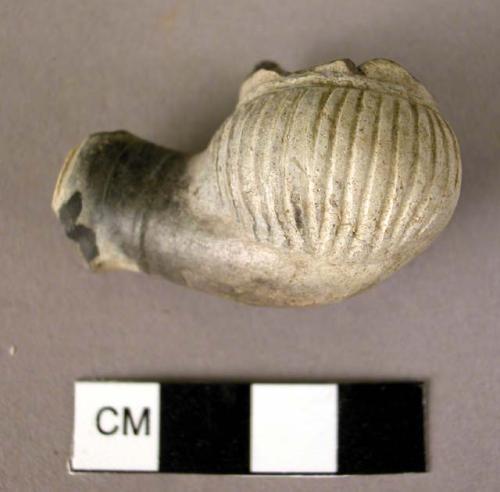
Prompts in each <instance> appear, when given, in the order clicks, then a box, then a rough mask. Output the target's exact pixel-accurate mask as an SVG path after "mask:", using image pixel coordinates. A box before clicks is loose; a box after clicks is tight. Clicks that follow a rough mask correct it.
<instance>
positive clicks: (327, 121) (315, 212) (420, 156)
mask: <svg viewBox="0 0 500 492" xmlns="http://www.w3.org/2000/svg"><path fill="white" fill-rule="evenodd" d="M212 152H213V156H214V162H215V165H216V173H217V184H218V188H219V191H220V195H221V199H222V200H223V202H224V203H225V204H226V205H228V206H229V208H230V210H232V213H233V214H234V217H235V219H236V220H237V221H238V222H240V223H241V224H242V225H243V226H244V227H245V228H246V229H247V230H248V231H251V232H252V233H253V234H254V236H255V238H256V239H257V240H258V241H260V242H268V243H271V244H273V245H276V246H280V247H286V248H289V249H292V250H302V251H307V252H310V253H313V254H326V255H328V256H333V257H341V258H349V259H351V258H352V259H358V258H360V257H361V258H367V257H369V256H372V255H377V254H379V253H381V252H383V251H384V252H385V251H390V250H397V249H398V247H400V246H401V245H402V244H404V243H407V242H408V241H411V240H412V239H414V238H416V237H418V236H420V235H423V234H426V233H432V232H433V231H434V228H435V227H439V225H440V224H441V222H442V221H444V220H447V218H448V217H449V215H450V213H451V209H452V208H453V205H454V202H455V199H456V197H457V194H458V184H459V181H460V176H459V173H460V160H459V155H458V146H457V143H456V139H455V136H454V134H453V132H452V131H451V129H450V128H449V126H448V125H447V123H446V122H445V121H444V120H443V119H442V118H441V117H440V116H439V114H438V113H437V112H436V110H434V109H431V108H429V107H426V106H423V105H419V104H416V103H414V102H412V101H408V100H406V99H403V98H400V97H395V96H392V95H386V94H381V93H378V92H374V91H368V90H360V89H353V88H335V87H298V88H293V89H288V90H281V91H276V92H274V93H269V94H265V95H263V96H261V97H258V98H256V99H255V100H252V101H251V102H249V103H247V104H243V105H240V106H239V107H238V108H237V110H236V112H235V113H234V114H233V115H232V116H231V117H230V118H229V119H228V120H227V121H226V122H225V124H224V125H223V126H222V128H221V129H220V130H219V133H218V134H217V136H216V138H215V139H214V140H213V143H212Z"/></svg>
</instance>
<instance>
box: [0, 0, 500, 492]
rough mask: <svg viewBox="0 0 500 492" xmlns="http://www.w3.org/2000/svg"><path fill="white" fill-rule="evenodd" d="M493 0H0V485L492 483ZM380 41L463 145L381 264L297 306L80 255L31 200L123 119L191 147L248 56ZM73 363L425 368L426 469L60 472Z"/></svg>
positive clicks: (497, 109) (368, 53) (499, 274)
mask: <svg viewBox="0 0 500 492" xmlns="http://www.w3.org/2000/svg"><path fill="white" fill-rule="evenodd" d="M499 25H500V2H499V1H498V0H492V1H485V0H482V1H476V2H470V1H468V0H463V1H451V0H450V1H443V0H441V1H439V2H436V1H435V0H432V1H427V0H425V1H416V0H410V1H401V0H398V1H388V0H384V1H381V0H377V1H375V0H373V1H368V0H365V1H356V0H354V1H353V0H350V1H319V0H317V1H311V0H308V1H302V2H301V1H295V2H292V1H269V0H262V1H245V2H244V1H241V0H240V1H235V0H233V1H229V0H228V1H201V0H200V1H179V2H174V1H166V0H148V1H142V2H138V1H136V0H122V1H117V0H107V1H105V2H104V1H102V0H86V1H80V0H79V1H76V0H71V1H69V0H50V1H49V0H45V1H43V2H41V1H39V0H19V1H15V0H1V2H0V90H1V92H0V93H1V98H0V166H1V175H0V241H1V242H0V264H1V274H0V489H1V490H2V491H3V490H7V491H22V492H24V491H37V492H38V491H80V490H82V491H87V490H88V491H104V490H121V491H136V490H153V491H155V490H158V491H160V490H162V491H163V490H168V491H187V490H189V491H207V492H208V491H214V492H215V491H229V490H245V491H264V490H272V491H285V490H287V491H302V490H311V491H327V490H328V491H330V490H335V491H383V492H390V491H397V492H400V491H405V492H406V491H440V492H441V491H453V492H458V491H464V492H471V491H474V492H476V491H497V490H500V479H499V476H498V475H499V470H498V466H499V465H498V464H499V460H500V385H499V375H500V374H499V373H500V366H499V359H500V336H499V333H498V326H497V324H498V320H497V317H498V314H499V308H500V299H499V292H500V256H499V246H500V225H499V219H498V216H499V206H500V191H499V178H500V168H499V162H498V156H499V153H500V127H499V121H500V104H499V100H500V80H499V79H500V76H499V75H500V73H499V59H498V43H499V41H500V28H499ZM378 56H383V57H388V58H393V59H394V60H397V61H399V62H400V63H402V64H403V65H404V66H405V67H407V68H408V69H409V70H410V71H411V72H413V73H414V74H415V75H416V76H417V77H418V78H419V79H421V80H422V81H423V82H424V83H425V84H426V86H427V87H428V88H429V89H430V91H431V92H432V93H433V94H434V96H435V97H436V99H437V101H438V103H439V105H440V108H441V109H442V112H443V113H444V115H445V117H446V118H447V119H448V120H449V122H450V123H451V124H452V126H453V128H454V129H455V131H456V133H457V135H458V138H459V141H460V144H461V148H462V158H463V166H464V172H463V189H462V196H461V199H460V203H459V205H458V209H457V212H456V215H455V217H454V219H453V220H452V222H451V224H450V225H449V227H448V228H447V229H446V231H445V232H444V233H443V234H442V235H441V236H440V238H439V239H438V240H437V241H436V242H435V243H434V244H433V245H432V247H431V248H430V249H429V250H428V251H426V252H425V253H424V254H423V255H422V256H420V257H419V258H418V259H416V260H415V261H413V262H412V263H411V264H410V265H409V266H407V267H406V268H404V269H403V270H401V271H400V272H398V273H397V274H396V275H394V276H393V277H391V278H390V279H389V280H387V281H386V282H384V283H383V284H381V285H379V286H377V287H375V288H373V289H371V290H369V291H367V292H366V293H363V294H361V295H359V296H357V297H354V298H352V299H350V300H347V301H344V302H342V303H341V304H337V305H331V306H326V307H319V308H312V309H301V310H298V309H281V310H280V309H269V308H267V309H264V308H255V307H247V306H243V305H238V304H235V303H233V302H230V301H226V300H221V299H218V298H216V297H211V296H208V295H206V294H202V293H198V292H194V291H191V290H188V289H186V288H182V287H178V286H175V285H172V284H169V283H167V282H165V281H163V280H161V279H160V278H155V277H147V276H145V275H137V274H131V273H112V274H101V275H95V274H91V273H90V272H88V271H87V270H86V269H85V267H84V265H83V261H82V260H80V258H79V256H78V255H77V254H76V251H75V249H74V246H73V245H72V244H70V242H68V241H67V240H66V239H65V238H64V235H63V231H62V229H61V227H60V225H59V224H58V222H57V221H56V219H55V217H54V216H53V215H52V212H51V211H50V208H49V205H50V198H51V194H52V190H53V186H54V184H55V179H56V176H57V173H58V171H59V169H60V166H61V164H62V161H63V158H64V156H65V154H66V152H67V151H68V150H69V149H70V148H71V147H72V146H74V145H76V144H77V143H79V142H80V141H81V140H82V139H83V138H84V137H85V136H86V135H87V134H88V133H90V132H92V131H96V130H112V129H118V128H126V129H128V130H130V131H133V132H134V133H137V134H138V135H141V136H143V137H145V138H148V139H151V140H153V141H156V142H158V143H161V144H164V145H167V146H170V147H172V148H177V149H180V150H190V151H196V150H200V149H202V148H203V146H204V145H205V144H206V142H207V141H208V139H209V137H210V136H211V134H212V133H213V132H214V130H215V129H216V128H217V126H218V125H219V124H220V123H221V122H222V120H223V118H224V117H225V116H226V115H227V114H229V112H230V111H231V110H232V108H233V105H234V103H235V99H236V95H237V90H238V87H239V84H240V82H241V81H242V79H243V78H244V77H245V76H246V74H247V73H248V72H249V71H250V69H251V68H252V66H253V65H254V64H255V63H256V62H258V61H260V60H261V59H275V60H277V61H279V62H280V63H282V64H283V66H284V67H285V68H287V69H291V70H293V69H300V68H303V67H306V66H310V65H313V64H317V63H321V62H326V61H328V60H331V59H334V58H339V57H350V58H352V59H353V60H354V61H356V62H357V63H361V62H362V61H365V60H367V59H369V58H372V57H378ZM83 377H90V378H92V377H135V378H137V377H145V378H148V377H151V378H157V377H165V378H169V379H172V378H182V379H186V378H187V379H189V378H214V379H220V378H229V379H239V378H244V379H280V380H281V379H300V380H303V379H308V378H310V379H332V380H337V379H342V380H344V379H348V380H351V379H377V378H382V379H383V378H391V379H393V378H422V379H424V380H426V381H428V382H429V394H430V412H429V436H428V437H429V451H430V456H429V458H430V472H429V473H427V474H420V475H418V474H417V475H399V476H397V475H396V476H379V477H374V476H371V477H370V476H369V477H336V478H325V477H316V478H286V477H274V478H273V477H266V478H261V477H235V476H223V477H218V476H181V475H172V476H168V475H155V476H153V475H142V474H134V475H112V474H88V475H77V476H71V475H69V474H68V472H67V469H66V461H67V459H68V458H69V456H70V450H71V433H72V417H73V408H72V405H73V381H74V380H75V379H77V378H83Z"/></svg>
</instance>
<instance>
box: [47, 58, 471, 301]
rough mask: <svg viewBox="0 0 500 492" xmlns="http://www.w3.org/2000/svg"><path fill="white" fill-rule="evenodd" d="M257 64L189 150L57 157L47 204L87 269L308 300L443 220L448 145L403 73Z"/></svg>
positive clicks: (339, 64) (451, 178) (98, 143)
mask: <svg viewBox="0 0 500 492" xmlns="http://www.w3.org/2000/svg"><path fill="white" fill-rule="evenodd" d="M263 66H264V67H265V68H260V69H257V70H256V71H255V72H254V73H253V74H252V75H251V76H250V77H249V78H248V79H247V80H246V81H245V82H244V84H243V85H242V88H241V90H240V98H239V102H238V105H237V107H236V109H235V111H234V113H233V114H232V115H231V116H230V117H229V118H227V119H226V121H225V122H224V124H223V125H222V126H221V128H220V129H219V130H218V132H217V133H216V134H215V136H214V138H213V139H212V141H211V143H210V145H209V146H208V148H207V149H206V150H205V151H204V152H202V153H201V154H198V155H195V156H192V157H188V156H183V155H181V154H180V153H177V152H173V151H168V150H166V149H162V148H160V147H157V146H155V145H152V144H149V143H147V142H145V141H143V140H141V139H138V138H136V137H134V136H132V135H130V134H128V133H126V132H115V133H100V134H95V135H92V136H91V137H89V138H88V139H87V140H86V141H84V142H83V143H82V144H81V145H80V147H78V148H77V149H75V150H74V151H73V152H71V153H70V155H69V156H68V158H67V160H66V163H65V166H64V168H63V170H62V171H61V175H60V177H59V180H58V183H57V186H56V190H55V193H54V199H53V208H54V210H55V212H56V213H57V214H58V215H59V217H60V219H61V221H62V222H63V224H64V226H65V228H66V232H67V234H68V236H69V237H70V238H72V239H74V240H77V241H78V242H79V243H80V247H81V250H82V253H83V254H84V256H85V257H86V259H87V261H88V262H89V264H90V266H91V267H92V268H93V269H95V270H100V269H128V270H134V271H146V272H151V273H160V274H162V275H163V276H165V277H167V278H169V279H171V280H174V281H176V282H178V283H181V284H186V285H188V286H190V287H194V288H197V289H201V290H204V291H207V292H214V293H218V294H221V295H224V296H226V297H230V298H233V299H236V300H239V301H243V302H247V303H251V304H260V305H276V306H287V305H289V306H305V305H311V304H323V303H328V302H333V301H338V300H341V299H343V298H345V297H348V296H351V295H353V294H355V293H357V292H359V291H361V290H364V289H366V288H367V287H369V286H371V285H373V284H375V283H377V282H379V281H380V280H382V279H384V278H386V277H387V276H388V275H390V274H391V273H393V272H394V271H395V270H397V269H398V268H400V267H401V266H402V265H404V264H406V263H407V262H408V261H410V260H411V259H412V258H413V257H415V256H416V255H417V254H419V253H420V252H421V251H422V250H424V249H425V248H426V247H427V246H428V245H429V244H430V242H431V241H432V240H433V239H434V238H435V237H436V236H437V234H438V233H439V232H440V231H441V230H442V229H443V228H444V227H445V226H446V224H447V223H448V221H449V220H450V218H451V215H452V213H453V210H454V209H455V206H456V203H457V199H458V195H459V191H460V183H461V166H460V154H459V148H458V143H457V140H456V138H455V135H454V133H453V131H452V130H451V128H450V126H449V125H448V123H447V122H446V121H445V120H444V119H443V117H442V116H441V115H440V113H439V111H438V109H437V107H436V104H435V102H434V100H433V98H432V96H431V95H430V94H429V93H428V91H427V90H426V89H425V88H424V87H423V86H422V85H421V84H420V83H419V82H417V81H416V80H415V79H414V78H413V77H412V76H411V75H410V74H409V73H408V72H407V71H406V70H405V69H404V68H402V67H401V66H400V65H398V64H396V63H394V62H392V61H389V60H385V59H374V60H371V61H369V62H366V63H364V64H362V65H360V66H359V67H356V66H355V65H354V63H352V62H351V61H350V60H337V61H334V62H331V63H328V64H324V65H320V66H317V67H314V68H312V69H309V70H304V71H300V72H296V73H291V74H290V73H286V72H284V71H283V70H282V69H281V68H280V67H279V66H277V65H275V64H272V63H265V64H264V65H263Z"/></svg>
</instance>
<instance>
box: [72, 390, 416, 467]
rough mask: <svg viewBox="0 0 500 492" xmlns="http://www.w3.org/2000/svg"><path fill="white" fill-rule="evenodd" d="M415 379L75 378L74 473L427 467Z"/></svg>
mask: <svg viewBox="0 0 500 492" xmlns="http://www.w3.org/2000/svg"><path fill="white" fill-rule="evenodd" d="M423 400H424V399H423V387H422V384H421V383H417V382H415V383H409V382H404V383H393V382H392V383H376V384H375V383H367V384H359V383H356V384H325V383H315V384H303V383H290V384H284V383H276V384H275V383H236V384H227V383H223V384H198V383H196V384H184V383H182V384H175V383H168V384H166V383H158V382H123V381H121V382H120V381H79V382H77V383H75V429H74V444H73V459H72V462H71V468H72V470H73V471H125V472H126V471H130V472H133V471H149V472H169V473H217V474H228V473H231V474H300V475H303V474H341V475H342V474H371V473H402V472H423V471H425V446H424V405H423Z"/></svg>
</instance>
